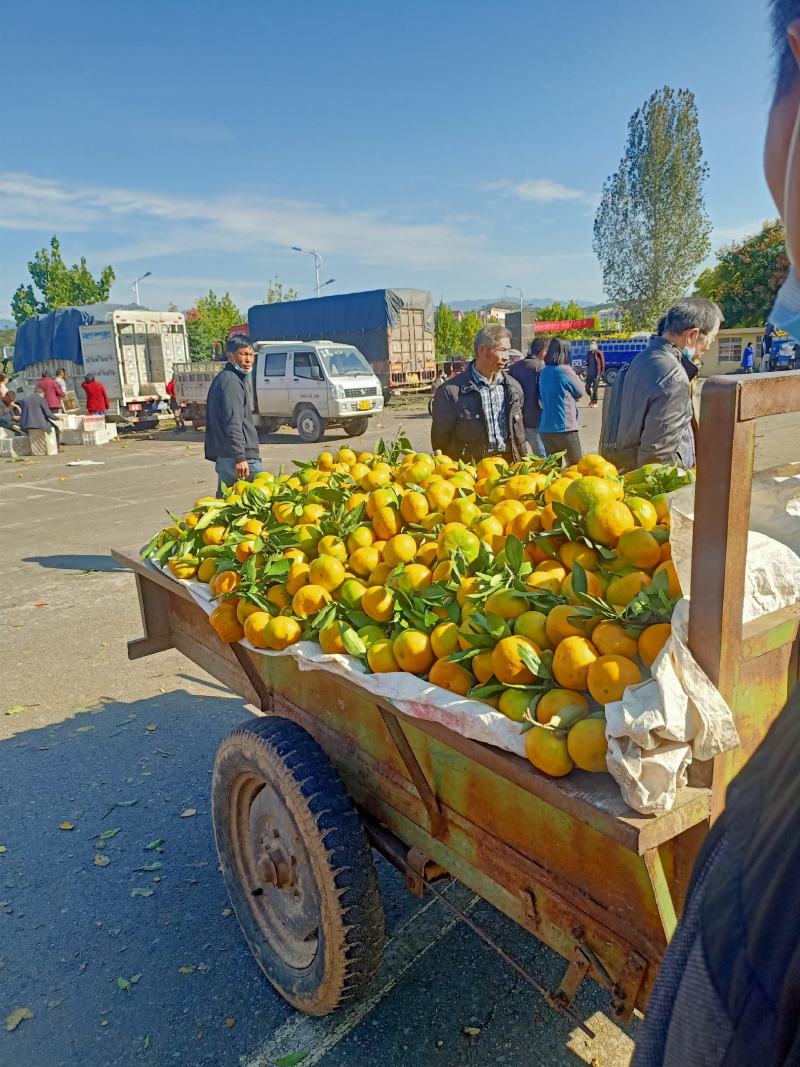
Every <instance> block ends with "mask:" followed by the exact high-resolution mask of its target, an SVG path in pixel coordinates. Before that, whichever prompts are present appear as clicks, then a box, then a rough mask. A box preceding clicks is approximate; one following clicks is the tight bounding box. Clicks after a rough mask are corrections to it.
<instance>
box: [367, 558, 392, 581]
mask: <svg viewBox="0 0 800 1067" xmlns="http://www.w3.org/2000/svg"><path fill="white" fill-rule="evenodd" d="M393 570H394V567H393V566H392V565H391V563H379V564H378V566H377V567H376V568H375V570H374V571H373V572H372V573H371V574H370V576H369V578H368V579H367V585H386V582H387V580H388V578H389V575H390V574H391V573H392V571H393Z"/></svg>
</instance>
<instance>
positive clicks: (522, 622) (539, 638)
mask: <svg viewBox="0 0 800 1067" xmlns="http://www.w3.org/2000/svg"><path fill="white" fill-rule="evenodd" d="M514 633H515V634H517V635H518V636H519V637H528V638H530V640H531V641H533V643H534V644H535V645H538V646H539V648H552V645H551V642H550V638H549V637H548V636H547V616H546V615H545V614H544V613H543V612H541V611H524V612H523V613H522V614H521V615H518V616H517V617H516V619H515V620H514Z"/></svg>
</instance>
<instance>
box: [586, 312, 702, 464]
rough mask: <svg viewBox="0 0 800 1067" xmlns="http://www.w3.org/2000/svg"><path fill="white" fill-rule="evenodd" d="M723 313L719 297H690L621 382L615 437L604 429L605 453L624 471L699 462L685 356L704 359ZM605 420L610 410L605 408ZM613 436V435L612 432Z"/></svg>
mask: <svg viewBox="0 0 800 1067" xmlns="http://www.w3.org/2000/svg"><path fill="white" fill-rule="evenodd" d="M722 320H723V315H722V312H721V311H720V309H719V307H718V306H717V305H716V304H715V303H714V302H713V300H707V299H706V298H705V297H687V298H686V299H684V300H679V301H678V303H677V304H674V305H673V306H672V307H671V308H670V309H669V311H668V312H667V314H666V315H665V316H664V320H663V322H664V325H663V329H662V332H661V334H660V335H658V336H656V337H654V338H652V340H651V341H650V344H649V345H648V346H647V348H646V349H645V350H644V351H643V352H640V353H639V355H638V356H636V358H635V359H634V360H633V361H632V362H631V364H630V366H629V367H628V369H627V372H626V374H625V375H624V376H621V377H620V378H619V379H618V380H617V383H616V384H615V389H614V390H612V392H615V391H616V390H619V389H621V390H622V394H621V396H620V395H619V394H618V393H617V394H616V395H615V396H614V397H612V401H613V403H612V406H614V407H615V409H616V411H618V421H617V426H616V434H615V436H611V435H609V434H608V433H606V427H605V426H604V430H603V432H602V434H601V440H602V441H603V449H604V451H603V455H605V456H606V458H607V459H609V460H610V461H611V462H612V463H614V464H615V465H616V466H617V467H619V468H621V469H622V470H633V469H634V468H636V467H641V466H642V465H643V464H645V463H669V464H677V465H678V466H680V467H684V468H686V469H688V468H690V467H693V466H694V464H695V446H694V432H693V430H692V417H693V414H694V411H693V408H692V399H691V392H690V389H689V381H688V373H687V370H686V367H685V365H684V357H685V359H686V360H688V363H689V364H692V363H696V362H699V361H700V360H701V359H702V358H703V356H704V355H705V353H706V352H707V351H708V348H709V346H710V345H711V344H712V343H713V341H714V339H715V337H716V336H717V333H718V332H719V327H720V323H721V322H722ZM603 417H604V422H605V421H606V412H605V410H604V412H603ZM610 436H611V439H609V437H610Z"/></svg>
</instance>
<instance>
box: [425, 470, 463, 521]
mask: <svg viewBox="0 0 800 1067" xmlns="http://www.w3.org/2000/svg"><path fill="white" fill-rule="evenodd" d="M455 495H456V487H455V486H454V485H451V484H450V483H449V482H447V481H445V480H444V478H431V479H430V481H429V482H428V484H427V485H426V486H425V499H426V500H427V501H428V506H429V507H430V509H431V511H435V512H442V514H444V512H445V510H446V509H447V506H448V504H450V503H451V502H452V501H453V500H454V499H455Z"/></svg>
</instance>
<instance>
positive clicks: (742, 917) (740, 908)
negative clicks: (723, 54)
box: [631, 0, 800, 1067]
mask: <svg viewBox="0 0 800 1067" xmlns="http://www.w3.org/2000/svg"><path fill="white" fill-rule="evenodd" d="M771 6H772V12H773V31H774V33H773V37H774V40H775V42H776V44H777V48H778V62H777V68H778V84H777V89H776V93H775V99H774V101H773V104H772V112H771V114H770V121H769V132H768V134H767V144H766V151H765V153H764V161H765V170H766V175H767V182H768V184H769V187H770V190H771V192H772V197H773V199H774V200H775V203H776V205H777V207H778V210H779V212H780V214H781V216H782V217H783V220H784V224H785V227H786V249H787V252H788V254H789V257H790V259H791V260H792V262H793V263H794V264H795V266H794V267H793V270H796V269H797V266H798V253H800V215H799V214H798V212H797V210H796V208H797V197H798V189H797V185H796V184H793V181H792V180H789V179H796V178H797V177H798V176H800V139H798V137H797V135H796V127H797V121H798V114H799V113H800V0H773V3H772V5H771ZM786 196H791V197H793V198H794V203H792V204H789V203H787V202H786V200H785V197H786ZM792 288H793V286H790V287H788V289H787V292H786V293H785V296H784V299H785V301H786V304H787V305H788V311H789V312H790V313H794V314H795V315H800V305H799V304H798V302H797V301H796V298H794V297H792V296H791V291H792ZM777 306H778V305H776V307H777ZM778 325H779V326H780V325H782V323H780V322H779V323H778ZM638 358H640V357H638V356H637V359H638ZM631 366H635V362H634V363H633V364H632V365H631ZM798 762H800V691H797V690H796V691H795V695H794V697H792V699H791V700H790V701H789V703H788V704H787V706H786V707H785V708H784V710H783V711H782V712H781V714H780V716H779V717H778V719H777V720H776V721H775V723H774V724H773V726H772V728H771V730H770V732H769V733H768V734H767V737H766V738H765V739H764V741H763V742H762V744H761V746H760V747H759V748H758V749H757V751H756V752H755V754H754V755H753V756H752V757H751V758H750V760H749V762H748V763H747V764H746V765H745V767H744V768H743V769H742V770H741V771H740V772H739V774H738V776H737V777H736V778H735V780H734V781H733V783H732V785H731V786H730V788H729V790H728V795H727V800H726V807H725V811H724V812H723V814H722V816H721V817H720V818H719V819H718V820H717V821H716V823H715V824H714V826H713V827H712V829H711V832H710V833H709V835H708V837H707V839H706V841H705V844H704V846H703V850H702V852H701V853H700V856H699V858H698V860H697V863H696V864H695V869H694V873H693V876H692V886H691V889H690V892H689V897H688V899H687V901H686V905H685V907H684V912H683V916H682V918H681V921H680V923H679V925H678V929H677V931H676V932H675V935H674V937H673V939H672V943H671V945H670V947H669V949H668V951H667V955H666V957H665V959H664V962H663V964H662V966H661V970H660V973H659V975H658V978H657V980H656V984H655V988H654V990H653V993H652V995H651V997H650V1003H649V1004H648V1007H647V1013H646V1015H645V1018H644V1025H643V1027H642V1030H641V1031H640V1033H639V1036H638V1038H637V1042H636V1052H635V1053H634V1058H633V1064H632V1067H686V1065H689V1064H690V1065H691V1067H789V1065H793V1064H798V1063H800V908H798V907H797V885H798V871H800V837H798V834H797V826H798V823H800V789H798V787H797V765H798Z"/></svg>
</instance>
